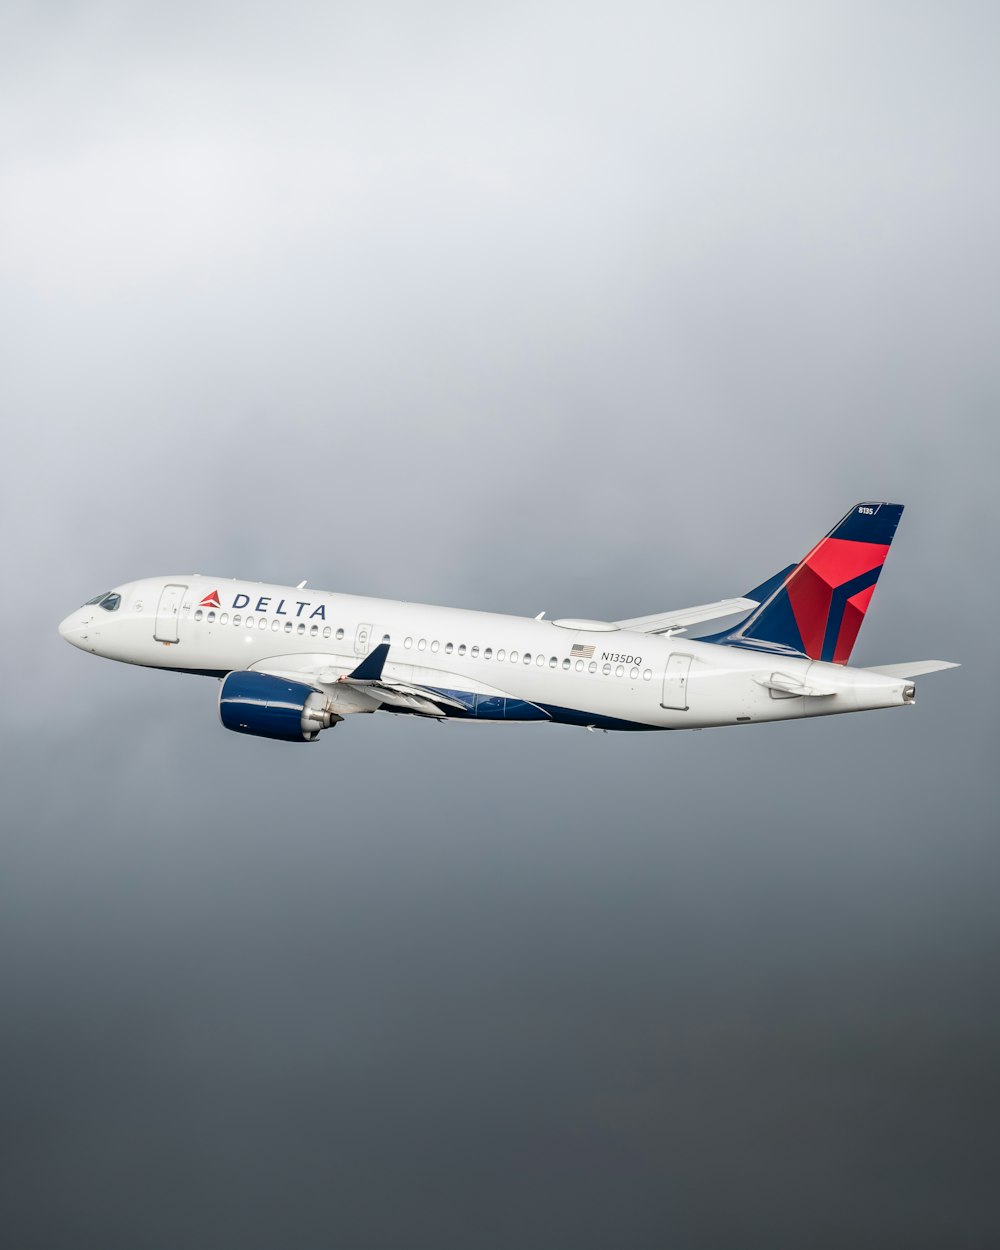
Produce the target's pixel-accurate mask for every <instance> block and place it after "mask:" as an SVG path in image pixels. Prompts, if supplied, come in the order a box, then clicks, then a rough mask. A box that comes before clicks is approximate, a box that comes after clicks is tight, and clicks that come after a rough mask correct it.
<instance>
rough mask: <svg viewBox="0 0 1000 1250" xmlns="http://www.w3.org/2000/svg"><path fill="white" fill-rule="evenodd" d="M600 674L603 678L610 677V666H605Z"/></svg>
mask: <svg viewBox="0 0 1000 1250" xmlns="http://www.w3.org/2000/svg"><path fill="white" fill-rule="evenodd" d="M602 672H603V673H604V676H605V677H610V676H611V665H610V664H605V666H604V668H603V669H602Z"/></svg>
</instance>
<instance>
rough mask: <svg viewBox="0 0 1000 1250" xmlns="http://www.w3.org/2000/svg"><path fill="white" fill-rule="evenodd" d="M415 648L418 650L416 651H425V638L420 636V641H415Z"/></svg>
mask: <svg viewBox="0 0 1000 1250" xmlns="http://www.w3.org/2000/svg"><path fill="white" fill-rule="evenodd" d="M417 650H418V651H426V650H427V639H426V638H421V639H420V641H419V642H418V643H417Z"/></svg>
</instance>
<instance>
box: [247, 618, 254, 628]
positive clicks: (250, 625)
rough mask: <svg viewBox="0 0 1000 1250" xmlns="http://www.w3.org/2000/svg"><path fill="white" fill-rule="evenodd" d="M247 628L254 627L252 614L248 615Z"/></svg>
mask: <svg viewBox="0 0 1000 1250" xmlns="http://www.w3.org/2000/svg"><path fill="white" fill-rule="evenodd" d="M247 629H253V617H252V616H248V617H247Z"/></svg>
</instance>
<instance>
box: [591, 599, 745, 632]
mask: <svg viewBox="0 0 1000 1250" xmlns="http://www.w3.org/2000/svg"><path fill="white" fill-rule="evenodd" d="M757 602H758V601H757V600H756V599H720V600H718V602H717V603H700V604H698V605H697V606H695V607H693V608H675V609H674V611H673V612H656V613H654V614H653V615H652V616H633V617H630V618H629V619H628V620H627V621H615V624H616V625H617V626H618V628H619V629H631V630H634V631H635V633H638V634H665V633H667V631H668V630H678V631H680V630H684V629H687V627H688V626H689V625H699V624H700V623H701V622H702V621H714V620H715V619H716V618H717V617H720V616H734V615H735V614H736V613H737V612H749V611H750V610H751V609H752V608H755V607H757Z"/></svg>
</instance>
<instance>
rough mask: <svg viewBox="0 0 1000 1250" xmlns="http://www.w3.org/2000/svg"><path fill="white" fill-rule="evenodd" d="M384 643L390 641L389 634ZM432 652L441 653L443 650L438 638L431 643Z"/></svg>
mask: <svg viewBox="0 0 1000 1250" xmlns="http://www.w3.org/2000/svg"><path fill="white" fill-rule="evenodd" d="M382 641H383V642H388V641H389V635H388V634H386V636H385V637H384V638H383V639H382ZM431 650H432V651H440V650H441V644H440V643H439V642H438V640H437V639H436V638H435V639H434V641H433V642H432V643H431Z"/></svg>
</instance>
